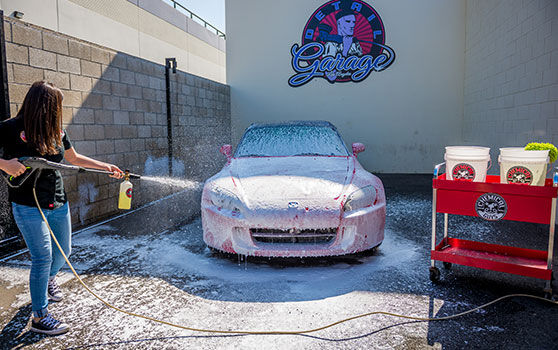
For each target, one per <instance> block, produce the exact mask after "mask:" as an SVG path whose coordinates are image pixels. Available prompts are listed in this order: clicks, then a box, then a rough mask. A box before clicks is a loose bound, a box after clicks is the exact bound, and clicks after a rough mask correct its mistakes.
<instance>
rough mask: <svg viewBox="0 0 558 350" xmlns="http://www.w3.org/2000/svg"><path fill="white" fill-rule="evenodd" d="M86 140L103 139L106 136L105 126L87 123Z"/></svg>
mask: <svg viewBox="0 0 558 350" xmlns="http://www.w3.org/2000/svg"><path fill="white" fill-rule="evenodd" d="M84 131H85V140H103V139H104V138H105V127H104V126H103V125H94V124H93V125H86V126H85V129H84Z"/></svg>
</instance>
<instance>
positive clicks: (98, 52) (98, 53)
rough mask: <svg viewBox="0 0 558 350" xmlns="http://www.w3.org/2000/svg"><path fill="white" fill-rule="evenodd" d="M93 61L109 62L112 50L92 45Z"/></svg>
mask: <svg viewBox="0 0 558 350" xmlns="http://www.w3.org/2000/svg"><path fill="white" fill-rule="evenodd" d="M91 61H93V62H97V63H102V64H109V63H110V52H109V51H107V50H105V49H102V48H100V47H95V46H91Z"/></svg>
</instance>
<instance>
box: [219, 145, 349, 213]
mask: <svg viewBox="0 0 558 350" xmlns="http://www.w3.org/2000/svg"><path fill="white" fill-rule="evenodd" d="M353 170H354V161H353V159H352V157H308V156H304V157H266V158H235V159H233V160H232V161H231V163H230V164H229V173H230V176H232V179H233V182H234V185H235V187H236V188H235V189H236V192H237V193H238V194H239V195H240V197H241V199H242V200H243V201H244V202H245V204H247V205H248V206H249V207H252V206H260V207H261V206H262V205H264V203H266V204H267V205H271V206H273V204H274V202H276V201H281V203H282V204H281V205H282V206H283V205H285V203H283V202H284V201H285V200H287V201H302V202H303V203H300V204H301V205H309V204H312V203H315V204H318V203H319V202H320V201H321V203H322V204H325V205H328V204H332V203H334V202H336V201H338V200H339V199H340V197H341V196H342V194H343V193H344V191H345V188H346V187H347V186H348V185H350V183H351V181H352V176H353ZM264 206H265V205H264Z"/></svg>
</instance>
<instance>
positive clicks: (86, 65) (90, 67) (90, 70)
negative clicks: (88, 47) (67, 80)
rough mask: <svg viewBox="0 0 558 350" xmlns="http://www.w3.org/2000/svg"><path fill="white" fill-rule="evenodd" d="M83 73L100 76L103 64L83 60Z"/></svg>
mask: <svg viewBox="0 0 558 350" xmlns="http://www.w3.org/2000/svg"><path fill="white" fill-rule="evenodd" d="M81 74H83V75H86V76H89V77H94V78H99V77H100V76H101V64H100V63H96V62H90V61H86V60H81Z"/></svg>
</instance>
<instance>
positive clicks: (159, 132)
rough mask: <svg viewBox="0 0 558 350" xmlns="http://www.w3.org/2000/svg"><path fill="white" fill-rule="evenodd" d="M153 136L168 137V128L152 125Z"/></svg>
mask: <svg viewBox="0 0 558 350" xmlns="http://www.w3.org/2000/svg"><path fill="white" fill-rule="evenodd" d="M151 136H152V137H166V136H167V128H166V127H164V126H152V127H151Z"/></svg>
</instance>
